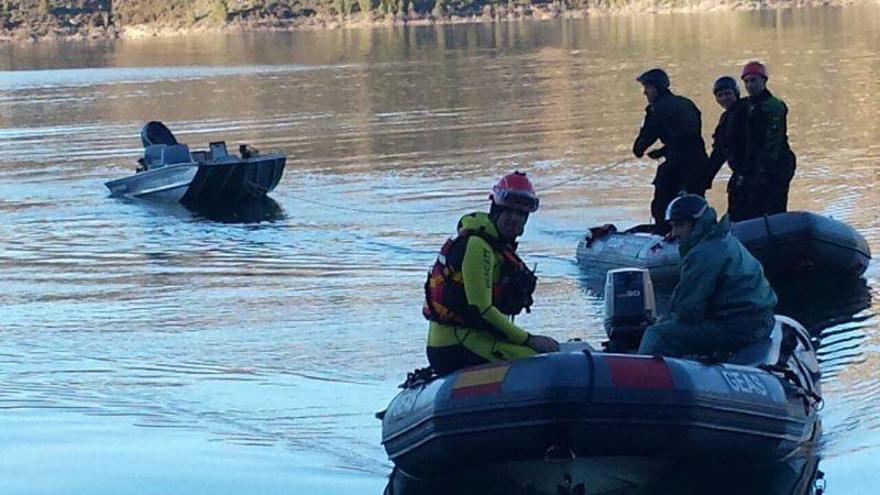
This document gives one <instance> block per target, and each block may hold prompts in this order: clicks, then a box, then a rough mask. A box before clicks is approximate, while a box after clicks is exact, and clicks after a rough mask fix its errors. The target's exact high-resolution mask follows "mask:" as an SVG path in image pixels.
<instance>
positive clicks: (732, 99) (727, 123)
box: [709, 76, 751, 222]
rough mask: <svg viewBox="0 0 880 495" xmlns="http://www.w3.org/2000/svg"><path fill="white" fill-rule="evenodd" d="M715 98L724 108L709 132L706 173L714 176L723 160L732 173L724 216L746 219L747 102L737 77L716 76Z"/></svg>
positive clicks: (749, 196)
mask: <svg viewBox="0 0 880 495" xmlns="http://www.w3.org/2000/svg"><path fill="white" fill-rule="evenodd" d="M712 92H713V93H714V94H715V101H717V102H718V104H719V105H721V108H723V109H724V113H722V114H721V118H720V119H719V120H718V126H717V127H715V133H714V134H712V153H711V154H710V155H709V176H710V177H712V178H714V177H715V174H717V173H718V170H720V169H721V166H722V165H724V162H727V165H728V166H730V170H731V171H732V172H733V174H731V176H730V181H729V182H728V183H727V215H728V216H729V217H730V221H732V222H738V221H740V220H745V219H746V218H748V217H747V216H746V215H747V208H748V204H747V202H748V201H749V199H750V198H751V195H750V194H749V192H748V191H747V190H746V186H747V180H746V177H745V175H744V172H745V170H746V165H745V161H746V151H747V150H746V147H747V137H746V118H747V110H748V108H747V104H746V100H745V99H744V98H740V95H739V87H738V86H737V84H736V79H734V78H732V77H730V76H723V77H719V78H718V80H717V81H715V85H714V86H713V87H712Z"/></svg>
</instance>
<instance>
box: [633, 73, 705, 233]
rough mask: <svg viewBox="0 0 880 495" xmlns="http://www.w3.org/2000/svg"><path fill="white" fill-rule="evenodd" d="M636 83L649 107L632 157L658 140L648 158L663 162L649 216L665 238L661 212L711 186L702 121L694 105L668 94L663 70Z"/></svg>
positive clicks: (649, 74)
mask: <svg viewBox="0 0 880 495" xmlns="http://www.w3.org/2000/svg"><path fill="white" fill-rule="evenodd" d="M636 80H637V81H639V82H640V83H642V86H643V88H644V90H643V92H644V94H645V98H647V100H648V106H647V107H646V108H645V120H644V123H643V124H642V128H641V130H639V135H638V137H637V138H636V141H635V143H633V154H634V155H635V156H636V157H638V158H641V157H642V156H643V155H644V154H645V151H647V150H648V148H650V147H651V145H653V144H654V143H655V142H657V140H658V139H659V140H660V141H661V142H662V143H663V147H662V148H661V149H659V150H655V151H652V152H650V153H648V156H650V157H651V158H655V159H656V158H660V157H664V158H665V161H664V162H663V163H661V164H660V166H659V167H657V173H656V175H655V176H654V181H653V184H654V199H653V200H652V201H651V216H653V217H654V223H655V228H656V230H657V232H658V233H660V234H666V233H667V232H669V227H668V225H667V224H666V222H665V221H664V220H663V212H664V211H665V210H666V206H667V205H668V204H669V202H670V201H672V200H673V199H674V198H675V197H676V195H678V194H679V193H680V192H681V191H687V192H689V193H693V194H698V195H700V196H702V195H703V193H705V191H706V189H708V188H709V187H710V186H711V182H710V180H709V179H710V178H709V176H708V168H707V166H708V158H707V156H706V145H705V143H704V142H703V137H702V125H703V124H702V118H701V116H700V110H699V109H698V108H697V106H696V105H695V104H694V102H692V101H691V100H689V99H687V98H685V97H683V96H678V95H675V94H673V93H672V92H671V91H670V90H669V76H667V75H666V72H664V71H663V70H662V69H651V70H649V71H648V72H645V73H644V74H642V75H640V76H639V77H638V78H637V79H636Z"/></svg>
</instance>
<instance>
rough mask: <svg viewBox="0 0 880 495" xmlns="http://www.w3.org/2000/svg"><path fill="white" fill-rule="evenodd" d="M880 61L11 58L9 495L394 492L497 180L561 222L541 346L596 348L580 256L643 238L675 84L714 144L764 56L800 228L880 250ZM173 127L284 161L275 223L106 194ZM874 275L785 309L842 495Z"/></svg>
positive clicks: (287, 48) (553, 236)
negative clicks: (158, 133)
mask: <svg viewBox="0 0 880 495" xmlns="http://www.w3.org/2000/svg"><path fill="white" fill-rule="evenodd" d="M878 47H880V7H877V6H865V7H851V8H844V9H830V8H828V9H816V10H798V11H793V12H792V11H786V12H781V13H776V12H767V13H742V14H735V15H732V14H705V15H683V16H660V17H649V16H644V17H616V18H604V19H587V20H577V21H553V22H543V23H539V22H531V23H510V24H498V25H459V26H454V27H436V28H433V27H427V28H418V29H376V30H339V31H332V32H315V33H295V34H273V35H246V36H235V37H211V38H185V39H184V38H180V39H176V38H169V39H155V40H143V41H120V42H107V43H65V44H62V43H59V44H52V43H49V44H34V45H26V46H10V45H3V46H0V69H3V70H4V72H0V241H2V242H0V281H2V284H3V287H2V290H0V308H2V309H0V311H2V313H0V338H2V342H3V343H2V346H0V493H3V494H16V495H17V494H56V493H88V494H126V493H132V494H135V493H136V494H153V493H155V494H171V493H180V494H183V493H213V494H248V493H309V494H348V493H351V494H362V493H380V492H381V490H382V488H383V487H384V485H385V481H386V476H387V474H388V472H389V470H390V464H389V463H388V461H387V459H386V456H385V453H384V451H383V450H382V447H381V446H380V444H379V439H380V425H379V422H378V421H376V420H375V419H374V417H373V414H374V412H376V411H378V410H380V409H382V408H383V407H384V406H385V404H386V403H387V402H388V401H389V400H390V398H391V397H392V396H393V395H394V394H395V392H396V385H397V384H398V383H399V382H400V381H401V379H402V377H403V376H404V375H405V373H406V372H407V371H408V370H411V369H412V368H414V367H417V366H421V365H423V364H424V339H425V335H426V322H425V321H424V320H423V319H422V317H421V315H420V305H421V297H422V284H423V282H424V273H425V270H426V269H427V267H428V266H429V265H430V263H431V262H432V261H433V258H434V256H435V252H436V250H437V249H438V248H439V246H440V244H442V242H443V240H444V239H445V238H446V236H448V235H449V234H451V233H452V231H453V229H454V226H455V222H456V221H457V219H458V217H459V216H460V215H461V214H463V213H465V212H468V211H471V210H472V209H482V208H484V207H485V204H486V203H485V198H486V194H487V188H488V186H489V185H491V183H492V181H493V180H494V178H495V177H497V176H498V175H500V174H503V173H505V172H508V171H510V170H512V169H514V168H520V169H523V170H527V171H528V172H529V173H530V175H531V176H532V177H533V178H534V181H535V183H536V185H537V187H538V189H539V191H540V192H541V194H542V209H541V211H540V212H539V213H538V214H536V215H534V216H533V218H532V221H531V222H530V223H529V226H528V229H527V233H526V236H525V237H524V239H523V242H522V250H523V253H524V254H525V257H526V259H527V260H528V261H529V262H532V263H533V262H537V263H538V269H539V273H540V275H541V279H540V283H539V286H538V294H537V304H536V306H535V308H534V310H535V311H534V312H533V313H532V314H531V315H528V316H527V317H524V318H522V319H521V320H520V321H521V322H522V323H523V325H524V326H526V327H527V328H529V329H533V330H536V331H541V332H546V333H549V334H551V335H553V336H555V337H557V338H559V339H566V338H569V337H581V338H585V339H589V340H592V341H598V340H599V339H600V338H601V337H602V333H601V312H602V307H601V300H600V299H599V298H597V297H596V296H595V295H593V293H592V292H591V291H590V290H589V289H587V288H586V286H585V284H584V282H583V280H582V277H581V273H580V271H579V269H578V267H577V265H576V264H575V262H574V249H575V246H576V244H577V241H578V239H579V236H580V235H581V234H582V233H583V231H584V230H585V229H586V228H587V227H588V226H590V225H593V224H595V223H599V222H606V221H614V222H617V223H620V224H633V223H636V222H643V221H645V220H647V219H648V218H649V213H648V201H649V198H650V194H651V188H650V185H649V183H650V180H651V178H652V175H653V169H654V165H653V164H652V163H649V162H647V161H638V160H635V159H632V158H630V157H628V149H629V148H630V145H631V142H632V139H633V137H634V135H635V133H636V132H637V129H638V126H639V124H640V122H641V115H642V108H643V106H644V102H643V97H642V95H641V93H640V88H639V86H638V85H637V84H636V83H635V82H634V80H633V78H634V77H635V76H636V75H637V74H638V73H639V72H641V71H642V70H644V69H646V68H649V67H651V66H655V65H660V66H663V67H666V68H668V69H669V72H670V74H671V76H672V78H673V82H674V89H676V90H677V91H678V92H681V93H683V94H686V95H688V96H691V97H692V98H693V99H694V100H695V101H696V102H697V103H698V104H699V105H700V107H701V108H702V109H703V113H704V135H705V137H706V138H707V139H708V138H709V136H710V134H711V130H712V128H713V127H714V124H715V122H716V121H717V118H718V115H719V109H718V108H717V106H716V105H715V103H714V101H713V98H712V95H711V92H710V91H709V88H710V86H711V83H712V81H714V79H715V78H716V77H717V76H719V75H721V74H725V73H728V74H735V72H736V70H737V69H738V68H739V67H740V66H741V64H742V63H743V62H745V61H746V60H747V59H750V58H752V57H759V58H761V59H763V60H766V61H767V62H768V63H769V66H770V70H771V71H772V74H771V80H770V85H771V89H772V90H773V91H775V92H776V93H777V94H778V95H780V96H781V97H782V98H783V99H784V100H785V101H786V102H787V103H788V105H789V107H790V109H791V113H790V136H791V141H792V147H793V148H794V150H795V152H796V153H797V154H798V163H799V169H798V174H797V177H796V178H795V181H794V183H793V192H792V195H791V206H792V208H793V209H806V210H811V211H815V212H819V213H823V214H829V215H833V216H834V217H836V218H839V219H841V220H844V221H846V222H848V223H850V224H851V225H853V226H854V227H856V228H857V229H858V230H859V231H860V232H862V234H863V235H865V237H866V238H867V239H868V240H869V243H870V244H871V246H872V249H873V251H874V252H875V253H880V213H878V206H877V205H878V204H880V171H878V170H880V169H878V161H880V144H878V143H880V130H878V126H877V125H876V121H877V117H878V115H880V92H878V91H877V81H878V79H880V51H878ZM154 119H155V120H162V121H165V122H167V123H168V124H169V126H170V127H171V128H172V130H174V131H175V132H176V133H177V134H178V136H179V138H180V139H181V140H182V141H184V142H188V143H190V145H191V146H192V147H197V148H203V147H205V146H206V145H207V143H208V142H209V141H213V140H219V139H225V140H227V141H228V142H229V143H231V144H232V143H236V144H237V143H242V142H247V143H250V144H251V145H253V146H256V147H257V148H260V149H265V150H278V151H282V152H285V153H287V154H288V155H289V157H290V159H289V161H288V168H287V173H286V175H285V177H284V179H283V181H282V183H281V185H280V186H279V188H278V190H276V191H275V192H274V193H273V194H272V198H273V199H274V202H273V203H271V204H269V206H270V208H269V209H268V210H267V211H263V212H256V213H254V212H243V213H241V212H239V215H240V216H239V217H238V219H239V220H253V221H251V222H245V223H240V222H239V223H229V222H221V221H217V220H216V219H212V218H206V217H204V216H202V215H197V214H193V213H191V212H189V211H187V210H184V209H183V208H182V207H160V206H153V205H148V204H143V203H138V202H125V201H119V200H115V199H111V198H109V197H108V196H107V191H106V189H105V187H104V185H103V182H104V181H105V180H108V179H112V178H118V177H122V176H124V175H126V174H128V173H130V171H131V170H132V168H133V166H134V160H135V159H136V158H137V156H138V153H139V152H140V142H139V139H138V132H139V129H140V126H141V125H142V123H143V122H144V121H147V120H154ZM724 180H726V175H724V176H722V177H720V178H719V179H718V184H719V185H717V186H716V188H715V189H713V191H712V192H711V194H710V199H711V200H713V201H714V202H715V203H716V204H719V205H722V209H723V204H724V196H723V186H722V185H720V184H722V183H723V181H724ZM225 218H226V220H229V218H228V217H225ZM261 219H262V221H260V220H261ZM878 272H880V270H878V265H877V263H876V262H875V263H874V264H873V265H872V266H871V267H870V268H869V271H868V273H867V274H866V278H865V280H864V281H862V282H860V283H858V284H850V285H847V286H846V287H843V288H835V289H834V290H823V291H819V290H817V289H810V288H805V289H801V293H800V294H798V295H797V297H793V298H792V299H791V300H790V301H787V302H786V303H785V304H786V307H785V309H786V310H787V311H788V312H789V313H791V314H795V315H796V316H799V317H801V318H802V319H804V320H805V321H806V322H807V323H808V324H809V325H810V327H811V329H812V330H813V331H814V333H815V334H816V335H817V337H818V338H819V339H820V340H821V344H822V347H821V349H820V352H821V356H822V360H823V367H824V371H825V378H824V384H823V386H824V390H825V398H826V402H827V406H826V408H825V410H824V411H823V420H824V425H825V435H824V437H823V441H822V444H821V445H820V446H819V448H818V451H819V453H820V455H821V458H822V461H821V465H820V468H821V469H822V470H823V471H825V472H826V473H827V479H828V492H827V493H834V494H844V493H845V494H856V493H875V488H876V487H875V485H873V484H872V481H871V480H872V479H873V476H872V475H871V474H870V473H872V472H876V470H877V468H880V431H878V430H880V381H878V378H880V369H878V356H880V348H878V345H880V335H878V328H880V324H878V320H877V316H876V315H877V311H878V308H880V303H878V302H876V301H877V297H876V296H877V291H878V276H880V273H878Z"/></svg>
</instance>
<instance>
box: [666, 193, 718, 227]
mask: <svg viewBox="0 0 880 495" xmlns="http://www.w3.org/2000/svg"><path fill="white" fill-rule="evenodd" d="M707 208H709V203H707V202H706V200H705V199H704V198H703V197H702V196H697V195H696V194H682V195H681V196H679V197H677V198H675V199H673V200H672V202H671V203H669V206H667V207H666V221H667V222H673V221H675V222H678V221H681V220H691V221H696V220H697V219H698V218H700V217H701V216H703V213H705V212H706V209H707Z"/></svg>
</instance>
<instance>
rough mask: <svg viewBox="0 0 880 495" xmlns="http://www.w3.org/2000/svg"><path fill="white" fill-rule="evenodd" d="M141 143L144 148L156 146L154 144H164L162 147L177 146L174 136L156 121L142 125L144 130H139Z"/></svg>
mask: <svg viewBox="0 0 880 495" xmlns="http://www.w3.org/2000/svg"><path fill="white" fill-rule="evenodd" d="M141 142H143V143H144V148H146V147H149V146H152V145H156V144H164V145H169V146H170V145H173V144H177V138H175V137H174V134H172V133H171V131H170V130H169V129H168V128H167V127H165V124H163V123H161V122H157V121H155V120H154V121H151V122H147V124H146V125H144V128H143V129H141Z"/></svg>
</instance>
